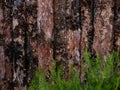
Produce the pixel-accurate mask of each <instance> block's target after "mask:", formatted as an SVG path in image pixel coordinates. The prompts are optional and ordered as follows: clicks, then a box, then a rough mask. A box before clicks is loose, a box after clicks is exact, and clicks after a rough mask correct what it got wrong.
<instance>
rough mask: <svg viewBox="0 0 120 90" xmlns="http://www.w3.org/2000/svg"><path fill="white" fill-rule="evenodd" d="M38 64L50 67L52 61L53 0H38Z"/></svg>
mask: <svg viewBox="0 0 120 90" xmlns="http://www.w3.org/2000/svg"><path fill="white" fill-rule="evenodd" d="M37 17H38V18H37V24H38V41H37V42H38V49H37V52H38V60H39V62H38V66H39V67H41V68H46V69H47V68H48V67H51V65H52V61H53V49H52V43H51V42H52V40H53V36H52V32H53V0H38V14H37Z"/></svg>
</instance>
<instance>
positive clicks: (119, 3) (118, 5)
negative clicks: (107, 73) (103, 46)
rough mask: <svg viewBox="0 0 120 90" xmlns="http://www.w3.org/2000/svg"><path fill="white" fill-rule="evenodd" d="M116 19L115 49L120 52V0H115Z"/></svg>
mask: <svg viewBox="0 0 120 90" xmlns="http://www.w3.org/2000/svg"><path fill="white" fill-rule="evenodd" d="M114 6H115V8H114V10H115V13H114V15H115V21H114V34H115V35H114V38H115V41H114V44H115V50H117V51H118V52H119V53H120V0H115V5H114Z"/></svg>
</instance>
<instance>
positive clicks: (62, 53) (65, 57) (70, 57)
mask: <svg viewBox="0 0 120 90" xmlns="http://www.w3.org/2000/svg"><path fill="white" fill-rule="evenodd" d="M54 16H55V18H54V19H55V21H54V24H55V29H54V39H55V40H54V56H55V59H56V60H57V63H58V66H59V65H62V66H63V69H64V70H65V74H66V76H67V72H68V71H69V64H74V65H76V64H79V60H80V52H79V49H80V48H79V42H80V1H79V0H74V1H72V0H66V1H65V0H55V1H54Z"/></svg>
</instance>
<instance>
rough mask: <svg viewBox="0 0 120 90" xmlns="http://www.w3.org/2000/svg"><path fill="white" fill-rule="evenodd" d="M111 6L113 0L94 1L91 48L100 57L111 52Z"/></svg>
mask: <svg viewBox="0 0 120 90" xmlns="http://www.w3.org/2000/svg"><path fill="white" fill-rule="evenodd" d="M113 5H114V3H113V0H102V1H101V0H96V1H95V8H96V10H95V15H94V19H95V21H94V35H95V36H94V42H93V47H94V49H95V51H96V53H97V54H98V55H99V56H101V57H104V56H106V55H109V54H110V52H111V51H112V39H113V16H114V14H113V11H112V8H113Z"/></svg>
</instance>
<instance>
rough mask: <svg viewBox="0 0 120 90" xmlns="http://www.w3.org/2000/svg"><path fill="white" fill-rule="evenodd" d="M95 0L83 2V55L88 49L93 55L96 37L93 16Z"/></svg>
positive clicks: (83, 0)
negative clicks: (94, 38)
mask: <svg viewBox="0 0 120 90" xmlns="http://www.w3.org/2000/svg"><path fill="white" fill-rule="evenodd" d="M93 7H94V0H81V28H82V35H81V37H82V40H81V42H82V43H81V48H82V50H81V53H83V52H84V50H85V48H88V49H89V51H90V52H91V53H92V44H93V37H94V27H93V22H94V20H93V19H94V18H93V14H94V12H93V11H94V8H93Z"/></svg>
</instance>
